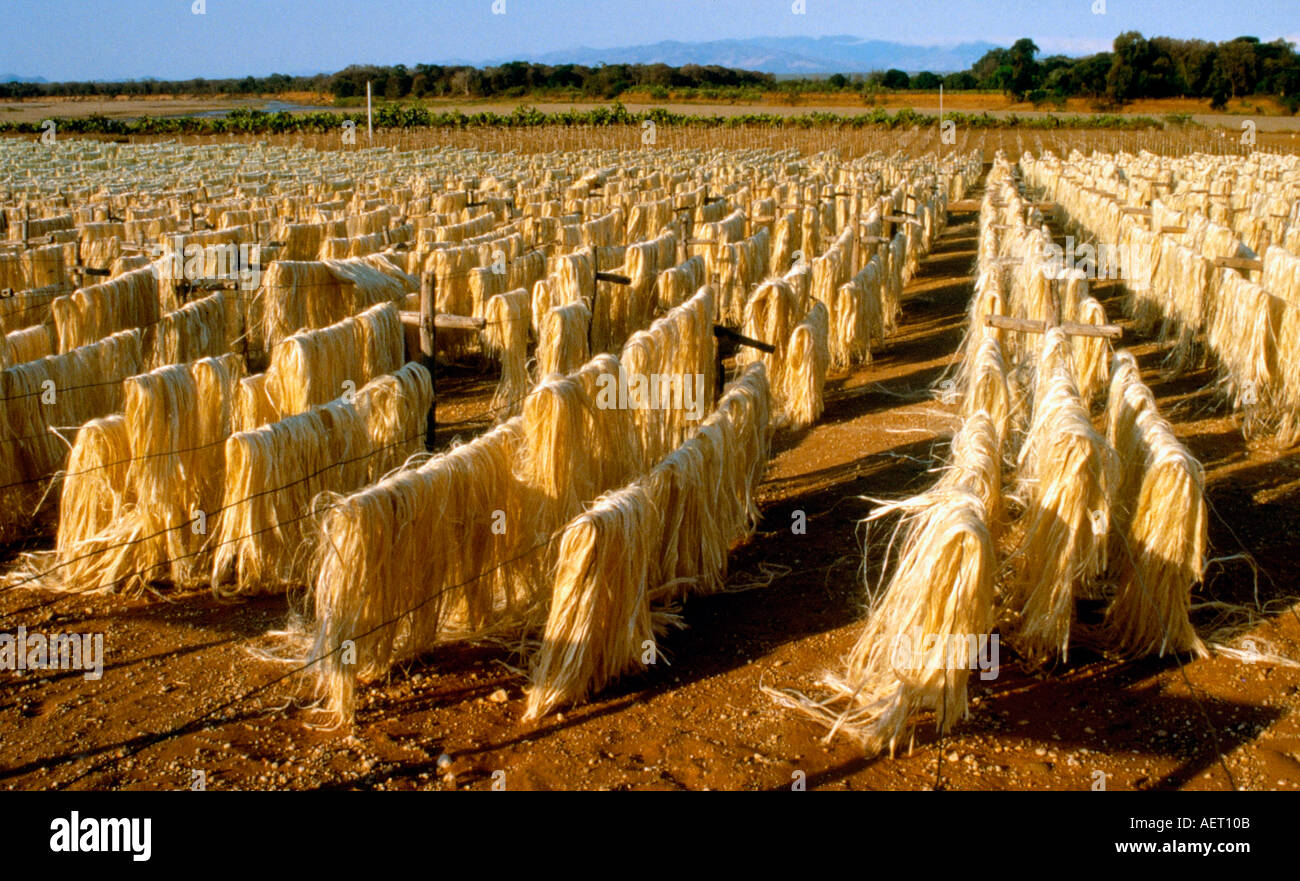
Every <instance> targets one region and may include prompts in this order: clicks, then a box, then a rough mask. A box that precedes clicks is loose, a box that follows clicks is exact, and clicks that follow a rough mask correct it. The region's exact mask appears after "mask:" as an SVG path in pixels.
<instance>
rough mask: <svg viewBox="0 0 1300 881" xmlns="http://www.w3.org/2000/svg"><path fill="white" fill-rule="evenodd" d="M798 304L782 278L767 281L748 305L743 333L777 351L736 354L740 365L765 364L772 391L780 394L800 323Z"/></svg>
mask: <svg viewBox="0 0 1300 881" xmlns="http://www.w3.org/2000/svg"><path fill="white" fill-rule="evenodd" d="M797 310H798V301H797V299H796V298H795V293H794V288H793V287H792V286H791V285H790V283H789V282H788V281H786V280H785V279H781V278H769V279H768V280H767V281H765V282H763V284H762V285H760V286H759V288H758V290H756V291H755V292H754V294H753V296H751V297H750V298H749V302H747V303H746V304H745V315H744V321H743V322H742V324H741V326H740V327H741V329H740V332H741V333H742V334H744V335H745V336H747V337H750V338H751V339H756V340H759V341H761V342H765V343H768V344H770V345H772V346H774V347H775V348H776V351H774V352H761V351H759V350H758V349H751V348H748V347H742V348H741V349H740V350H739V351H738V352H736V364H737V366H743V365H745V364H749V363H751V362H753V361H762V362H763V366H764V367H765V368H766V369H767V377H768V381H769V382H770V383H771V387H772V390H773V391H774V392H775V393H777V394H780V393H781V390H782V389H784V388H785V368H786V362H787V359H788V354H787V349H788V346H789V344H790V334H791V333H792V332H793V330H794V327H795V325H796V324H798V322H799V313H798V311H797Z"/></svg>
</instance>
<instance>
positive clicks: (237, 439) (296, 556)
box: [211, 399, 371, 594]
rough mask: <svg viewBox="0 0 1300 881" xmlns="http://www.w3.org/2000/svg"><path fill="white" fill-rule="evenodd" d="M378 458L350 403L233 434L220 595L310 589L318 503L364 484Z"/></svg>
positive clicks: (215, 573) (219, 532) (219, 533)
mask: <svg viewBox="0 0 1300 881" xmlns="http://www.w3.org/2000/svg"><path fill="white" fill-rule="evenodd" d="M370 452H371V450H370V439H369V437H368V436H367V433H366V424H365V421H364V420H363V419H362V418H361V415H360V414H359V413H358V412H357V409H356V408H355V407H353V406H352V405H351V404H348V403H346V402H345V401H343V400H342V399H340V400H334V401H330V402H329V403H327V404H324V405H321V406H317V407H312V408H311V409H309V410H307V411H306V412H303V413H299V414H296V415H293V416H288V417H286V418H284V419H281V420H280V421H278V422H272V423H270V424H269V425H264V426H262V427H261V428H256V429H253V430H252V431H242V432H238V433H236V434H233V435H231V436H230V438H229V439H228V440H227V441H226V444H225V453H226V486H225V498H226V502H225V507H224V509H223V510H222V512H221V517H220V519H219V521H218V524H217V529H216V532H215V534H214V543H215V545H216V554H215V556H214V559H213V563H212V573H211V582H212V587H213V589H214V590H216V591H218V592H219V593H238V594H250V593H259V592H262V591H271V590H283V589H285V588H286V587H290V586H293V585H298V584H303V583H304V582H305V581H306V580H307V579H308V563H309V559H310V554H311V546H312V545H311V541H312V536H313V532H312V530H311V529H310V528H309V525H308V521H309V518H310V515H311V511H312V507H311V505H312V500H313V499H314V498H315V497H316V496H317V495H318V494H319V493H321V492H325V491H333V492H347V491H350V490H353V489H356V488H357V487H359V486H361V485H363V484H364V483H365V481H366V477H367V472H368V462H367V460H368V458H369V453H370Z"/></svg>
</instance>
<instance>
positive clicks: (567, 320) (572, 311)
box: [536, 302, 591, 377]
mask: <svg viewBox="0 0 1300 881" xmlns="http://www.w3.org/2000/svg"><path fill="white" fill-rule="evenodd" d="M590 329H591V309H589V308H588V307H587V304H586V303H583V302H577V303H569V304H567V305H564V306H555V307H553V308H552V309H550V310H549V311H547V313H546V314H545V316H544V317H543V318H542V323H541V326H540V328H539V329H538V337H537V353H536V354H537V375H538V376H539V377H546V376H550V375H551V374H555V373H559V374H567V373H572V372H573V371H574V370H576V369H578V367H579V365H581V364H582V363H583V362H585V361H586V360H587V358H588V355H589V348H588V338H587V337H588V334H589V332H590Z"/></svg>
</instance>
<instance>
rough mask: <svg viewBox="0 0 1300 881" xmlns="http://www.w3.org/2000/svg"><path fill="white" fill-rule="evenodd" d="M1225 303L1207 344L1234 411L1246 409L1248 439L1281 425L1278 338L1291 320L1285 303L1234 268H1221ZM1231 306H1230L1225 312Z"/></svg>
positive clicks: (1213, 322) (1217, 312)
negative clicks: (1278, 419) (1278, 421)
mask: <svg viewBox="0 0 1300 881" xmlns="http://www.w3.org/2000/svg"><path fill="white" fill-rule="evenodd" d="M1220 272H1221V274H1222V275H1221V279H1220V282H1219V292H1220V297H1221V300H1220V303H1219V304H1218V307H1217V308H1215V309H1214V310H1213V312H1212V316H1211V323H1210V326H1209V328H1208V329H1207V331H1206V341H1207V343H1208V345H1209V347H1210V349H1211V350H1212V351H1213V352H1214V354H1215V356H1216V357H1217V359H1218V362H1219V383H1220V384H1221V386H1222V387H1223V391H1224V394H1225V396H1226V397H1227V399H1228V401H1229V402H1231V404H1232V406H1233V409H1237V410H1243V409H1244V410H1246V411H1247V421H1246V424H1245V426H1244V427H1245V429H1246V434H1247V436H1252V435H1254V434H1256V433H1260V430H1263V429H1266V427H1267V426H1268V425H1271V424H1272V423H1274V422H1275V421H1276V416H1275V414H1274V413H1273V411H1274V409H1275V408H1276V406H1277V404H1278V403H1279V400H1278V397H1279V396H1278V390H1277V389H1275V388H1274V382H1275V381H1276V379H1277V377H1278V363H1279V355H1280V352H1279V350H1278V343H1279V334H1280V333H1281V328H1282V326H1283V320H1284V319H1285V318H1286V317H1287V316H1286V315H1285V312H1286V310H1288V309H1289V308H1290V307H1288V306H1287V303H1286V301H1285V300H1283V299H1282V298H1281V297H1278V296H1275V295H1274V294H1272V293H1271V292H1269V291H1268V290H1267V289H1266V288H1264V287H1263V286H1262V285H1258V284H1255V283H1254V282H1252V281H1249V280H1248V279H1246V278H1245V277H1243V276H1242V275H1241V274H1240V273H1238V272H1236V271H1235V270H1232V269H1228V268H1226V267H1225V268H1224V269H1222V270H1220ZM1226 303H1231V304H1232V306H1231V308H1225V307H1224V306H1225V304H1226Z"/></svg>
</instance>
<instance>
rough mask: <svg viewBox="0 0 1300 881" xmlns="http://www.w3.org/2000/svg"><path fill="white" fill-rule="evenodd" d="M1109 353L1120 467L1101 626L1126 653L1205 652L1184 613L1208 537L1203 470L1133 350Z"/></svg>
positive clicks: (1110, 405)
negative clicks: (1111, 575)
mask: <svg viewBox="0 0 1300 881" xmlns="http://www.w3.org/2000/svg"><path fill="white" fill-rule="evenodd" d="M1115 361H1116V369H1115V377H1114V379H1112V381H1111V386H1110V400H1109V402H1108V408H1109V412H1108V417H1109V422H1110V433H1111V440H1112V443H1113V444H1114V446H1115V449H1116V450H1117V451H1118V452H1119V454H1120V456H1121V460H1122V461H1123V463H1124V472H1123V479H1122V481H1121V482H1120V483H1119V485H1118V487H1117V490H1116V494H1115V500H1114V507H1115V518H1114V519H1115V531H1116V541H1114V542H1113V543H1112V550H1111V554H1112V567H1113V569H1114V571H1115V573H1116V580H1117V582H1118V587H1117V590H1116V593H1115V596H1114V598H1113V599H1112V600H1111V603H1110V606H1109V607H1108V609H1107V611H1106V621H1105V625H1104V632H1105V634H1106V636H1107V638H1108V641H1109V642H1110V643H1111V644H1112V645H1113V646H1114V647H1115V648H1116V650H1117V651H1119V652H1121V653H1122V654H1124V655H1125V656H1126V657H1142V656H1145V655H1152V654H1154V655H1160V656H1163V655H1164V654H1166V653H1167V652H1190V653H1192V654H1194V655H1197V656H1198V657H1199V656H1204V655H1205V653H1206V652H1205V646H1204V644H1203V643H1202V642H1201V640H1200V638H1199V637H1198V636H1197V635H1196V631H1195V629H1194V628H1193V627H1192V625H1191V622H1190V620H1189V619H1188V606H1189V603H1190V597H1191V589H1192V588H1193V587H1194V586H1195V585H1196V584H1197V583H1199V582H1200V580H1201V577H1202V574H1203V572H1204V569H1205V552H1206V546H1207V544H1208V528H1209V527H1208V514H1207V509H1206V504H1205V497H1204V487H1205V477H1204V471H1203V469H1202V468H1201V465H1200V463H1199V462H1197V461H1196V459H1194V458H1193V457H1192V455H1191V453H1189V452H1188V450H1187V448H1186V447H1185V446H1183V445H1182V444H1181V443H1180V442H1179V441H1178V440H1177V438H1175V437H1174V434H1173V431H1172V430H1171V429H1170V427H1169V423H1168V422H1166V421H1165V420H1164V419H1163V418H1162V417H1161V416H1160V414H1159V413H1158V411H1157V409H1156V404H1155V399H1154V398H1153V397H1152V395H1151V392H1150V390H1149V389H1148V388H1147V386H1146V384H1145V383H1143V382H1142V380H1141V377H1140V375H1139V373H1138V371H1137V365H1136V362H1134V361H1133V360H1132V356H1131V355H1129V353H1127V352H1121V353H1119V354H1118V355H1117V356H1116V359H1115Z"/></svg>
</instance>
